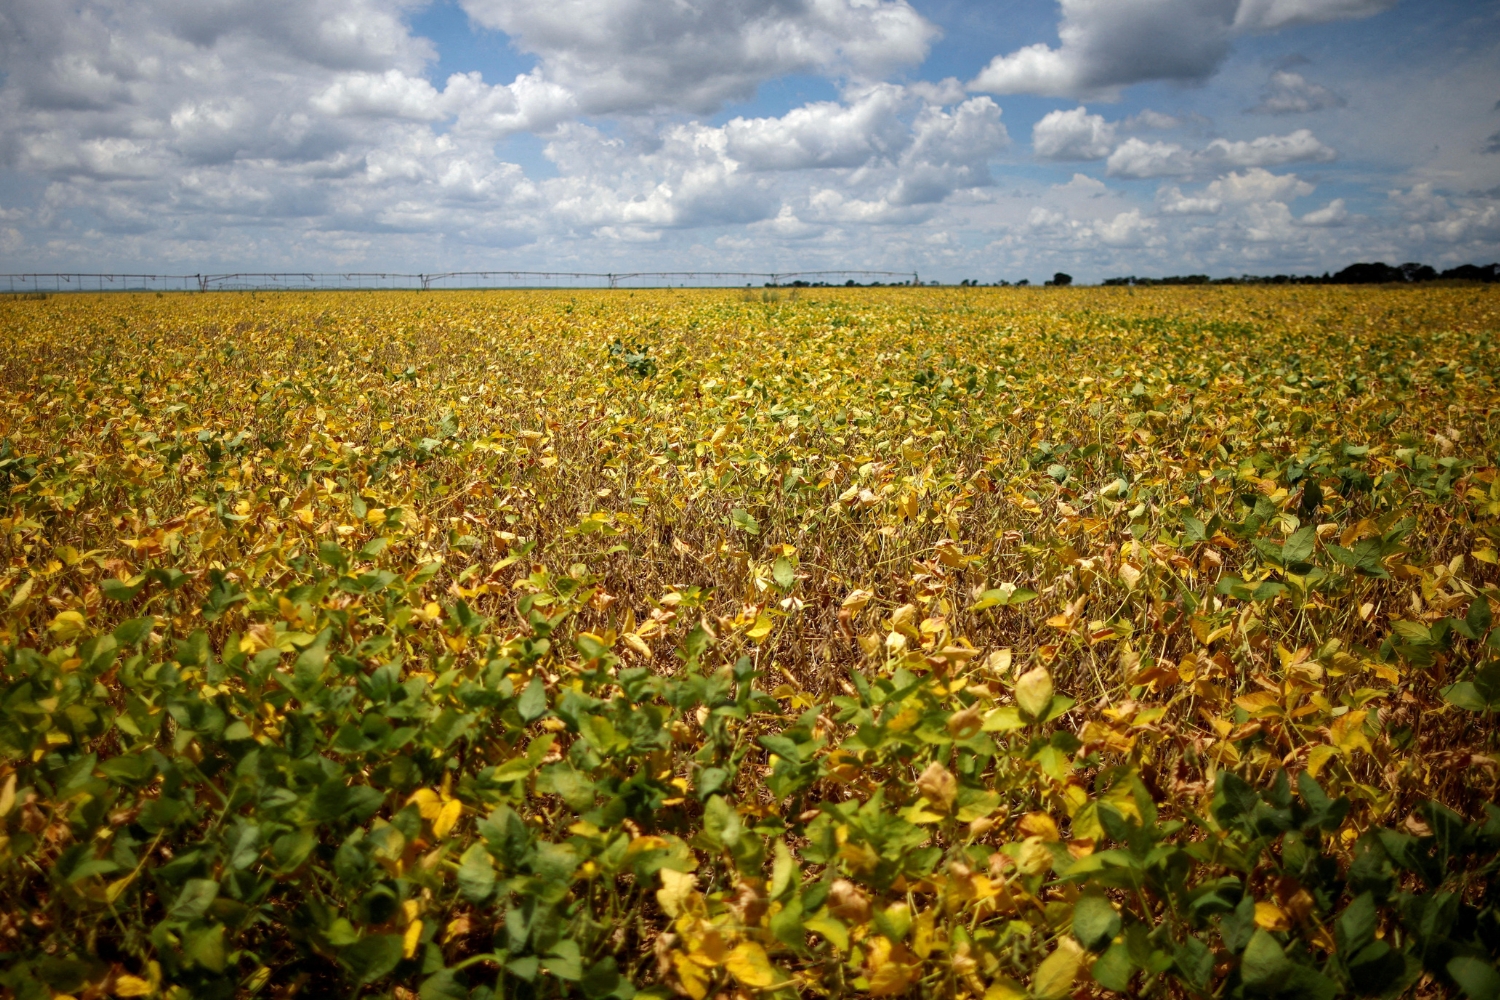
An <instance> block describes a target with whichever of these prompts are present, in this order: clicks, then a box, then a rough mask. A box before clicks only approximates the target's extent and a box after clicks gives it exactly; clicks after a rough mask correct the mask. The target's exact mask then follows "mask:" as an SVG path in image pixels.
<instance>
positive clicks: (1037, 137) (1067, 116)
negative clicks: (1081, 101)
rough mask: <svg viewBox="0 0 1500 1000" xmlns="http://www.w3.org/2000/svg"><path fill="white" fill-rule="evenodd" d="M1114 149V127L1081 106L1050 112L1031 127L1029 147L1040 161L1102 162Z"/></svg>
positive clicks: (1102, 117)
mask: <svg viewBox="0 0 1500 1000" xmlns="http://www.w3.org/2000/svg"><path fill="white" fill-rule="evenodd" d="M1114 147H1115V126H1114V124H1113V123H1112V122H1107V121H1105V120H1104V116H1103V115H1091V114H1089V113H1088V109H1087V108H1084V107H1077V108H1073V109H1071V110H1068V111H1051V112H1048V113H1047V114H1046V115H1044V116H1043V117H1042V119H1041V120H1040V121H1038V122H1037V123H1036V124H1035V125H1033V126H1032V128H1031V148H1032V151H1033V152H1035V153H1036V155H1037V157H1038V158H1040V159H1043V160H1102V159H1104V158H1105V157H1106V156H1108V155H1109V154H1110V151H1111V150H1113V149H1114Z"/></svg>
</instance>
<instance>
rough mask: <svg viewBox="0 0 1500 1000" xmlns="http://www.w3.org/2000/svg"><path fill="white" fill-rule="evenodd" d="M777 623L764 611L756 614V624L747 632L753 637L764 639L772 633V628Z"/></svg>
mask: <svg viewBox="0 0 1500 1000" xmlns="http://www.w3.org/2000/svg"><path fill="white" fill-rule="evenodd" d="M775 624H776V623H775V622H774V621H773V620H772V619H771V616H770V615H768V614H766V613H765V612H764V611H762V612H761V613H760V614H759V615H757V616H756V619H755V624H754V625H752V626H750V628H749V630H748V631H746V632H745V634H746V635H748V636H749V637H750V638H752V639H757V640H759V639H764V638H765V637H766V636H768V635H770V634H771V629H772V628H773V627H774V626H775Z"/></svg>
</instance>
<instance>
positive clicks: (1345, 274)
mask: <svg viewBox="0 0 1500 1000" xmlns="http://www.w3.org/2000/svg"><path fill="white" fill-rule="evenodd" d="M1423 281H1482V282H1486V283H1489V282H1495V281H1500V263H1497V264H1484V265H1480V264H1461V265H1459V266H1458V267H1450V268H1448V270H1446V271H1439V270H1437V269H1436V268H1434V267H1432V266H1431V265H1428V264H1418V263H1415V262H1410V263H1406V264H1401V265H1398V266H1395V267H1392V266H1391V265H1390V264H1383V263H1380V262H1379V261H1377V262H1376V263H1374V264H1364V263H1360V264H1350V265H1349V266H1348V267H1346V268H1344V269H1343V270H1342V271H1339V272H1338V273H1337V274H1329V273H1328V272H1326V271H1325V272H1324V273H1323V274H1322V275H1316V274H1276V275H1263V274H1242V275H1240V276H1239V277H1238V278H1210V277H1209V276H1208V275H1206V274H1180V275H1172V276H1171V277H1167V278H1137V277H1136V276H1135V275H1133V274H1132V275H1129V276H1127V277H1124V278H1105V279H1104V284H1106V285H1140V286H1151V285H1390V284H1395V285H1411V284H1417V283H1420V282H1423Z"/></svg>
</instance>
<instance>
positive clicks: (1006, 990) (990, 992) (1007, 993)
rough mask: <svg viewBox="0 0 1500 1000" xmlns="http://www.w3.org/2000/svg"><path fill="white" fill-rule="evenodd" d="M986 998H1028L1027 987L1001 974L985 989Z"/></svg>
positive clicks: (991, 999) (1018, 999) (993, 999)
mask: <svg viewBox="0 0 1500 1000" xmlns="http://www.w3.org/2000/svg"><path fill="white" fill-rule="evenodd" d="M984 1000H1026V987H1024V986H1022V985H1021V984H1020V983H1018V982H1016V981H1015V980H1014V979H1009V978H1007V977H1005V976H1001V977H1000V978H999V979H996V980H995V981H994V982H993V983H990V988H989V989H987V990H985V991H984Z"/></svg>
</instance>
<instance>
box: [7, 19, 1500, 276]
mask: <svg viewBox="0 0 1500 1000" xmlns="http://www.w3.org/2000/svg"><path fill="white" fill-rule="evenodd" d="M1497 258H1500V3H1497V2H1486V3H1474V2H1467V3H1465V2H1458V0H1429V2H1422V3H1416V2H1413V0H1061V2H1054V0H1045V2H1043V0H1019V2H1010V3H993V2H992V3H974V2H964V0H932V2H927V0H909V2H908V0H678V2H675V3H672V4H667V3H662V2H660V0H434V2H430V3H422V2H420V0H295V2H294V0H257V2H249V0H212V2H206V0H205V2H192V3H189V2H188V0H128V2H127V0H80V2H78V3H74V4H70V5H59V4H56V3H53V2H50V0H0V270H3V271H35V270H47V271H52V270H87V271H95V270H106V271H124V270H129V271H142V270H148V271H172V270H185V271H190V272H191V271H202V270H217V269H231V270H244V269H269V270H279V269H287V270H290V269H296V270H314V269H326V270H356V269H360V270H389V269H401V270H412V271H439V270H453V269H469V268H496V269H502V268H503V269H510V268H516V269H565V270H574V269H580V270H600V271H603V270H616V271H618V270H658V269H661V270H667V269H698V268H712V269H743V270H783V271H785V270H793V269H804V268H821V267H827V268H838V267H849V268H855V267H871V268H881V269H891V270H919V271H921V273H922V274H923V275H924V276H925V277H934V278H941V279H944V280H958V279H960V278H966V277H967V278H975V279H978V280H981V281H993V280H998V279H1006V280H1012V281H1014V280H1018V279H1020V278H1028V279H1030V280H1032V281H1037V280H1040V279H1041V278H1044V277H1046V276H1048V275H1050V274H1051V273H1052V272H1053V271H1054V270H1067V271H1069V272H1070V273H1072V274H1074V275H1076V276H1078V277H1079V278H1080V279H1082V280H1098V279H1100V278H1103V277H1106V276H1110V275H1116V274H1138V275H1162V274H1175V273H1199V272H1206V273H1210V274H1214V275H1224V274H1241V273H1277V272H1287V271H1292V272H1299V273H1306V272H1321V271H1323V270H1327V269H1336V268H1338V267H1341V266H1343V265H1344V264H1347V263H1349V262H1351V261H1353V260H1361V259H1364V260H1373V259H1382V260H1386V261H1388V262H1393V263H1394V262H1399V261H1405V260H1422V261H1427V262H1431V263H1434V264H1437V265H1439V266H1451V265H1453V264H1456V263H1462V262H1470V261H1472V262H1482V263H1488V262H1489V261H1491V260H1495V259H1497Z"/></svg>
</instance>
